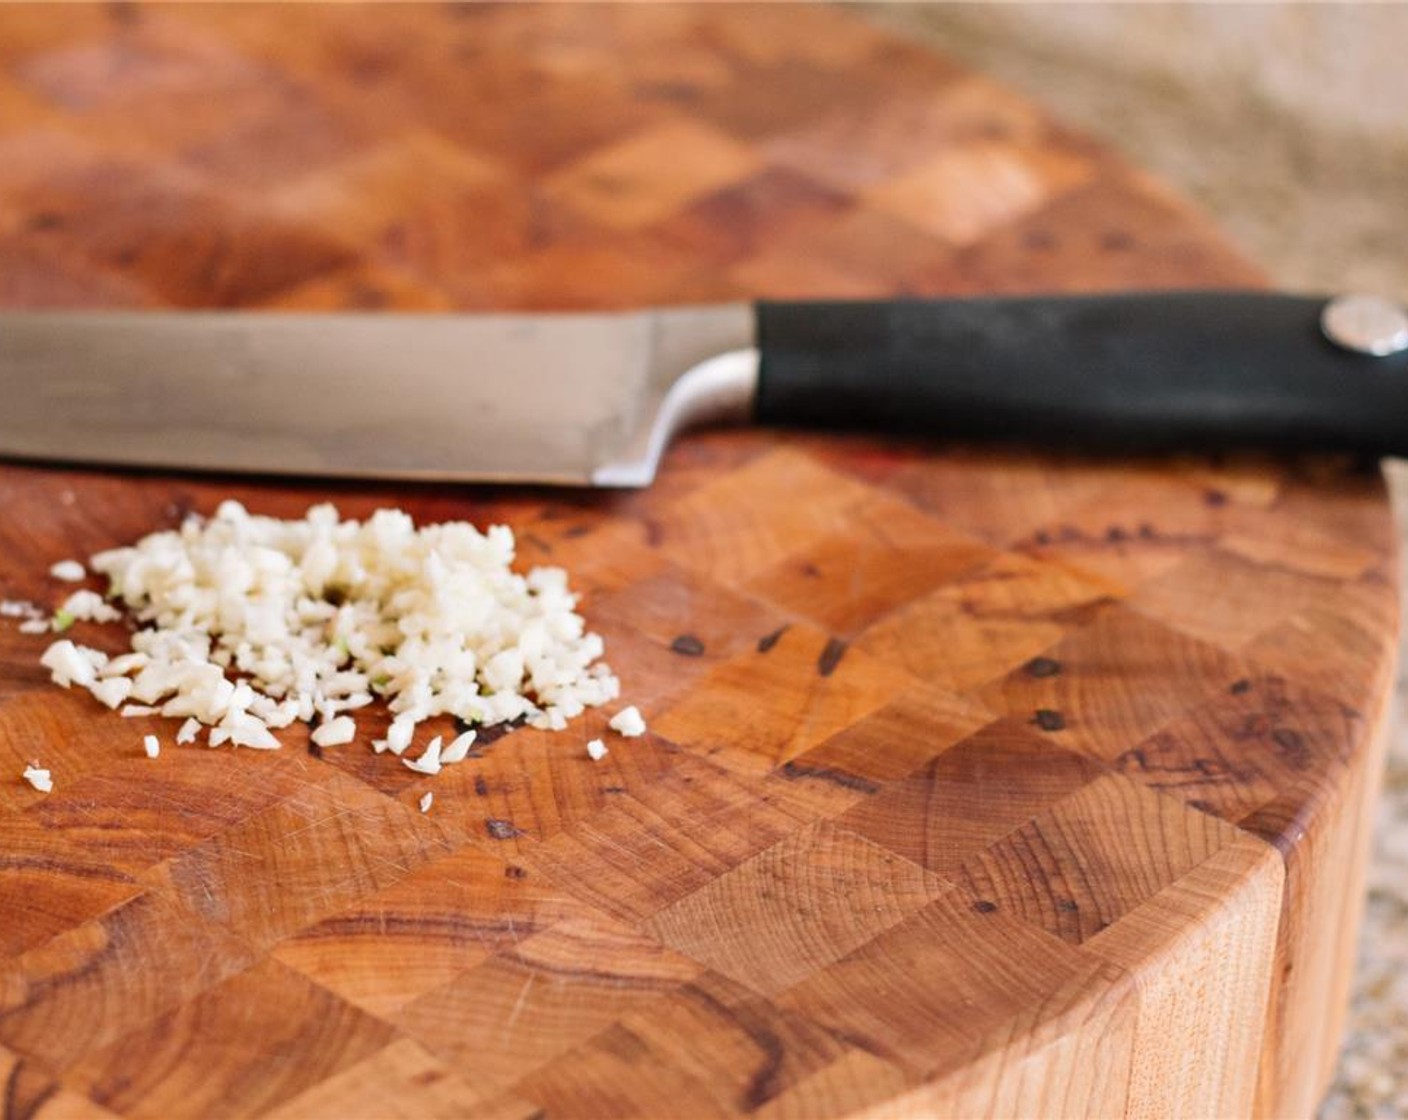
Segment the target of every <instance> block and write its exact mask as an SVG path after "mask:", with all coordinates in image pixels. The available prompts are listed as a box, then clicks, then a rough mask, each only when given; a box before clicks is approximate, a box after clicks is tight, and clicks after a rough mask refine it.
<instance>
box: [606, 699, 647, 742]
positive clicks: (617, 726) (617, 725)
mask: <svg viewBox="0 0 1408 1120" xmlns="http://www.w3.org/2000/svg"><path fill="white" fill-rule="evenodd" d="M608 726H609V727H610V728H611V729H612V730H613V731H617V732H620V734H622V735H624V736H625V737H626V738H627V739H634V738H635V737H636V736H637V735H644V734H645V720H644V719H643V718H642V717H641V714H640V709H639V708H637V707H636V706H635V705H634V704H632V705H631V706H630V707H629V708H622V709H621V710H620V711H619V712H617V713H616V714H615V715H614V716H612V717H611V719H610V721H609V722H608Z"/></svg>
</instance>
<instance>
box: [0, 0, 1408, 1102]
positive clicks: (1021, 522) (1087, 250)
mask: <svg viewBox="0 0 1408 1120" xmlns="http://www.w3.org/2000/svg"><path fill="white" fill-rule="evenodd" d="M0 64H2V65H3V72H0V129H2V130H3V135H0V295H2V296H3V302H4V303H5V304H6V305H9V306H104V307H173V306H179V307H215V306H221V307H261V308H329V307H338V308H341V307H360V308H402V309H424V308H457V307H458V308H485V307H499V308H528V307H533V308H562V307H577V308H582V307H603V306H631V305H639V304H645V303H678V302H688V301H701V302H703V301H712V300H720V301H722V300H729V299H734V298H738V297H742V296H765V295H770V296H876V295H885V294H892V293H899V292H908V293H933V294H946V293H975V292H994V291H1019V290H1033V289H1067V290H1095V289H1110V288H1117V287H1122V286H1146V287H1148V286H1178V285H1185V286H1186V285H1190V284H1220V285H1239V284H1240V285H1254V284H1257V283H1259V282H1260V280H1259V277H1258V275H1257V274H1256V273H1255V272H1254V271H1253V270H1251V269H1250V268H1249V267H1248V266H1247V265H1246V264H1244V263H1243V262H1242V261H1241V260H1240V258H1238V257H1237V256H1236V255H1235V254H1234V253H1233V252H1231V251H1229V250H1228V249H1227V248H1226V247H1225V246H1224V244H1223V243H1222V242H1221V241H1220V240H1219V238H1218V237H1217V235H1216V234H1215V233H1214V232H1213V231H1212V230H1210V229H1209V227H1208V226H1207V225H1205V224H1204V223H1203V222H1202V221H1201V220H1199V218H1198V217H1197V216H1196V215H1194V214H1192V213H1190V211H1189V210H1188V209H1187V208H1186V207H1185V206H1184V205H1183V204H1182V203H1180V202H1179V201H1178V200H1177V199H1175V198H1172V197H1170V196H1169V195H1168V194H1167V193H1166V192H1165V191H1164V190H1163V189H1161V188H1160V187H1159V186H1158V185H1157V184H1155V183H1153V182H1151V181H1150V180H1149V179H1148V178H1146V177H1144V176H1142V175H1140V174H1138V173H1137V172H1134V171H1132V170H1130V169H1128V168H1126V167H1125V166H1123V165H1121V164H1120V163H1119V162H1118V161H1117V160H1116V159H1114V158H1112V157H1111V155H1110V154H1108V153H1107V152H1105V151H1102V150H1101V149H1100V148H1099V147H1097V146H1095V145H1093V144H1091V143H1090V142H1088V141H1086V140H1084V139H1082V138H1080V137H1078V136H1073V135H1071V134H1070V133H1068V132H1066V131H1065V130H1063V129H1061V128H1058V127H1056V126H1054V125H1053V124H1052V123H1051V122H1050V121H1048V120H1047V119H1046V118H1045V117H1044V116H1043V115H1042V114H1041V113H1040V112H1039V111H1038V110H1036V109H1034V108H1033V107H1032V106H1031V105H1030V104H1028V103H1027V102H1025V101H1023V100H1021V99H1020V98H1018V97H1015V96H1013V95H1012V94H1011V93H1009V92H1007V91H1006V90H1004V89H1002V88H1000V87H998V86H995V85H993V84H991V83H990V82H988V81H986V80H984V79H983V78H981V77H977V76H974V75H972V74H968V73H965V72H963V71H961V70H959V69H957V68H955V67H954V66H952V65H950V64H948V63H947V62H945V61H944V60H942V59H939V58H936V57H934V56H933V55H931V54H929V53H926V52H924V51H922V50H920V49H919V48H917V47H915V46H913V45H908V44H906V43H903V42H900V41H898V40H895V39H892V38H890V37H888V36H886V35H885V34H882V33H880V32H878V31H876V30H873V29H871V28H869V27H868V26H867V25H866V24H864V23H862V22H860V21H858V20H857V19H856V18H855V17H853V16H852V15H849V14H846V13H843V12H841V11H838V10H835V9H826V8H820V9H810V8H803V7H794V6H766V7H745V6H733V5H723V6H713V5H708V6H698V7H680V6H669V5H640V6H629V5H628V6H619V7H593V6H539V5H529V6H522V7H512V6H510V7H477V6H476V7H435V8H428V7H420V6H389V7H378V8H366V9H363V8H353V7H345V6H338V7H334V8H317V7H293V8H284V7H275V6H267V7H266V6H255V7H243V6H240V7H220V6H215V7H181V6H171V7H167V6H162V7H151V8H147V7H130V6H126V5H105V6H102V7H82V6H80V7H66V8H65V9H64V10H63V13H62V15H61V16H60V15H59V14H58V13H56V12H54V11H53V10H51V9H44V10H35V9H30V8H25V7H7V8H5V9H4V10H3V11H0ZM393 372H394V373H396V374H398V375H399V376H403V377H404V378H405V379H406V384H407V386H408V391H413V389H412V386H413V378H414V371H413V370H403V371H393ZM474 423H475V418H474V417H472V416H466V417H464V425H465V438H466V439H473V438H474ZM224 497H235V498H238V499H240V500H242V501H244V502H245V503H246V504H247V505H248V506H249V507H250V508H252V509H253V510H255V511H258V512H265V513H272V514H277V515H280V516H293V515H301V513H302V512H303V510H304V509H305V508H306V507H307V506H308V505H309V504H310V503H313V502H315V501H321V500H326V499H331V500H333V501H335V502H336V503H337V504H338V505H339V507H340V508H341V509H342V511H343V512H344V514H346V515H348V516H359V517H360V516H365V515H367V514H368V513H369V512H370V511H372V510H374V509H375V508H377V507H380V506H386V505H400V506H402V507H404V508H406V509H408V510H409V511H411V512H412V513H413V514H414V515H415V516H416V517H417V519H423V520H445V519H453V518H466V519H470V520H473V521H475V522H477V523H487V522H494V521H502V522H506V523H507V524H509V525H511V526H512V527H513V528H514V529H515V530H516V531H517V532H518V534H519V540H520V553H521V555H520V559H521V561H522V562H523V563H524V564H533V563H544V562H548V563H554V564H560V565H562V566H564V567H566V568H567V569H568V570H569V572H570V573H571V575H572V578H573V581H574V583H575V584H576V585H577V586H579V587H580V588H582V589H583V590H584V592H585V598H584V600H583V610H584V611H585V613H586V615H587V617H588V619H589V622H590V623H591V625H592V626H593V627H595V628H597V629H599V630H600V631H601V632H602V633H603V634H604V635H605V636H606V638H607V643H608V653H609V657H610V660H611V661H612V663H613V665H614V666H615V668H616V669H617V670H618V671H619V673H620V675H621V678H622V680H623V682H624V686H625V692H626V697H625V699H626V700H627V701H629V702H634V703H636V704H638V705H639V706H640V707H641V708H642V709H643V710H644V711H645V713H646V714H647V716H648V717H649V720H650V727H651V731H650V734H648V735H647V736H646V737H644V738H641V739H636V740H624V739H620V738H615V737H610V736H608V741H609V742H610V744H611V752H610V754H609V755H608V756H607V757H606V758H605V759H603V760H601V761H599V762H593V761H591V760H590V759H589V758H588V757H587V755H586V753H585V750H584V744H585V743H586V741H587V740H588V739H589V738H592V737H595V736H598V735H601V734H602V733H603V721H604V718H605V713H593V714H591V715H589V716H587V717H584V718H582V719H580V720H578V721H576V722H575V723H574V724H573V725H572V727H571V728H570V729H569V730H568V731H566V732H564V733H560V734H548V733H539V732H535V731H531V730H518V731H514V732H512V733H510V734H508V735H506V736H504V737H502V738H500V739H499V740H498V741H496V742H492V743H486V744H485V745H484V746H483V749H482V750H481V751H480V752H479V756H478V757H476V758H473V759H471V760H469V761H468V762H466V763H465V764H464V765H462V766H459V767H455V768H453V769H451V770H447V771H446V772H445V773H444V774H442V775H440V776H438V777H435V778H427V777H425V776H423V775H417V774H414V773H412V772H411V771H409V770H407V769H406V768H405V767H403V766H400V765H399V764H398V763H397V762H396V760H395V759H393V758H392V757H391V756H389V755H388V756H377V755H374V754H373V753H372V752H371V751H370V750H369V749H368V748H367V746H366V744H365V743H357V744H353V745H350V746H346V747H339V748H329V749H327V750H324V751H321V752H318V751H313V750H310V749H309V744H308V742H307V739H306V738H305V737H304V736H303V735H301V734H293V733H290V734H288V735H287V736H286V746H285V749H284V750H283V751H282V752H279V753H266V752H255V751H231V750H219V751H211V750H207V749H205V748H203V747H202V748H195V747H187V748H177V747H175V746H173V745H170V743H169V736H170V734H171V728H170V727H169V726H167V725H166V724H164V723H163V722H161V721H146V720H140V719H138V720H122V719H118V718H116V717H115V716H114V715H112V714H111V713H109V712H106V711H103V710H99V709H98V707H97V705H96V704H95V703H94V702H93V701H92V700H91V698H89V697H88V696H87V695H86V694H83V695H80V694H70V693H64V692H61V691H60V690H58V689H56V688H54V687H53V686H52V685H50V684H49V683H48V682H47V680H46V679H45V674H44V673H43V671H42V670H41V669H40V668H39V667H38V666H37V664H36V660H37V658H38V656H39V654H40V652H41V651H42V649H43V648H44V645H45V642H46V639H45V638H44V636H42V635H40V636H30V635H24V634H21V633H19V632H18V631H17V629H16V628H15V627H14V626H13V625H12V622H11V621H10V620H5V621H4V622H3V625H0V771H3V773H4V774H5V775H7V777H6V778H5V780H3V781H0V913H3V920H2V921H0V1082H3V1084H4V1086H5V1088H4V1096H3V1100H4V1102H5V1103H4V1114H5V1115H6V1116H8V1117H24V1118H26V1120H29V1118H41V1117H54V1118H57V1117H60V1116H80V1115H81V1116H101V1117H109V1116H128V1117H162V1118H169V1117H181V1116H193V1117H208V1116H225V1115H229V1116H271V1117H272V1116H278V1117H304V1116H332V1117H344V1116H368V1117H370V1116H377V1117H384V1116H414V1117H425V1116H464V1117H477V1116H483V1117H490V1116H492V1117H523V1118H526V1117H530V1116H544V1115H545V1116H551V1117H570V1116H607V1115H626V1114H632V1115H645V1116H735V1115H744V1114H747V1115H752V1116H758V1117H778V1118H780V1117H803V1116H808V1117H809V1116H838V1115H867V1114H868V1115H874V1116H881V1115H884V1116H891V1115H897V1114H926V1115H929V1114H953V1115H962V1116H977V1115H988V1114H991V1115H1020V1116H1033V1115H1039V1114H1061V1115H1077V1114H1095V1115H1104V1116H1114V1115H1121V1114H1129V1115H1152V1114H1156V1115H1162V1116H1179V1115H1181V1116H1190V1117H1207V1116H1214V1115H1236V1116H1247V1115H1261V1116H1290V1115H1306V1114H1308V1113H1309V1112H1310V1111H1312V1110H1313V1108H1314V1105H1315V1102H1316V1100H1317V1098H1318V1095H1319V1094H1320V1093H1321V1091H1322V1089H1323V1087H1324V1086H1325V1084H1326V1079H1327V1076H1328V1072H1329V1070H1330V1069H1331V1067H1332V1064H1333V1062H1334V1059H1335V1052H1336V1046H1337V1038H1338V1032H1339V1028H1340V1023H1341V1017H1342V1013H1343V1008H1344V1002H1345V994H1346V985H1347V982H1348V976H1349V973H1350V968H1351V960H1352V946H1353V942H1354V935H1355V927H1356V924H1357V917H1358V912H1359V908H1360V894H1361V887H1362V880H1363V870H1364V859H1365V851H1366V846H1367V822H1368V819H1369V812H1368V810H1369V806H1370V802H1371V799H1372V797H1373V793H1374V785H1375V781H1376V775H1377V773H1378V769H1379V762H1380V745H1381V742H1382V731H1383V726H1384V707H1385V700H1386V697H1387V695H1388V690H1389V680H1390V676H1391V671H1392V660H1393V650H1394V631H1395V620H1396V617H1397V586H1396V581H1395V569H1394V555H1393V539H1392V535H1391V533H1390V521H1389V512H1388V508H1387V504H1386V501H1385V496H1384V489H1383V485H1382V482H1381V480H1380V478H1379V476H1378V474H1377V473H1376V472H1375V471H1373V470H1365V469H1363V468H1359V469H1355V468H1353V467H1352V466H1349V465H1344V464H1335V463H1317V464H1314V465H1305V464H1295V465H1286V464H1275V463H1267V462H1233V461H1222V462H1208V461H1202V460H1191V461H1162V460H1161V461H1156V462H1151V461H1144V462H1129V461H1118V462H1110V461H1105V462H1094V461H1091V462H1087V461H1081V460H1076V459H1071V458H1046V457H1042V456H1039V455H1035V454H1023V453H1017V452H991V453H988V452H984V453H976V452H973V451H968V450H963V449H959V448H953V447H941V446H938V445H936V444H924V443H922V442H907V443H897V442H894V441H887V440H882V439H861V438H842V437H834V438H833V437H824V436H784V435H782V434H780V433H773V432H750V433H714V434H703V435H699V436H696V437H693V438H688V439H685V440H683V441H682V442H680V443H679V445H678V446H676V447H675V448H674V450H673V451H672V452H671V453H670V455H669V456H668V459H667V461H666V463H665V466H664V469H663V472H662V477H661V479H660V481H659V483H658V484H657V485H656V486H655V487H654V488H653V489H651V490H650V491H648V492H643V493H639V494H596V495H593V494H586V493H580V494H579V493H553V492H548V491H530V490H507V489H505V490H496V491H494V490H483V489H469V488H460V487H445V488H439V489H436V488H429V487H426V488H407V487H395V488H393V487H389V486H387V487H378V486H362V485H356V486H353V485H343V486H329V485H322V484H298V485H285V484H276V483H260V482H247V481H240V482H233V481H230V480H218V479H216V480H212V479H197V478H195V477H181V476H171V475H133V474H122V473H104V472H99V471H64V470H59V469H41V468H37V467H24V466H18V465H9V466H4V467H3V468H0V508H2V509H3V510H4V517H3V520H0V596H3V597H5V598H10V599H35V600H40V601H44V602H53V601H54V600H55V599H56V598H57V596H58V595H59V593H60V588H59V586H58V585H57V584H55V583H53V582H52V581H50V580H49V578H48V576H47V574H46V573H47V571H48V568H49V566H50V565H51V564H52V563H53V562H54V561H57V560H60V559H63V558H65V557H69V556H86V555H88V554H89V553H91V552H93V551H95V550H98V549H100V548H104V547H108V546H111V545H113V544H117V543H122V542H127V541H130V540H132V539H135V538H136V537H137V536H139V535H141V534H142V533H144V532H147V531H150V530H152V529H155V528H158V527H163V526H169V525H172V524H174V523H175V522H176V521H177V520H178V519H179V518H180V517H181V516H182V515H183V513H185V512H186V511H189V510H193V509H194V510H199V511H203V512H209V511H211V510H212V509H213V508H214V506H215V505H216V503H217V502H218V501H219V500H220V499H222V498H224ZM80 632H81V628H80ZM148 732H154V733H157V734H160V735H162V736H165V737H167V740H168V746H167V749H166V750H164V751H162V753H161V756H160V758H158V759H155V760H151V759H148V758H146V757H145V755H144V753H143V751H142V746H141V740H142V735H143V734H145V733H148ZM365 734H366V733H365V731H364V735H365ZM31 758H37V759H39V760H40V761H41V762H42V763H43V764H44V765H45V766H47V767H48V768H50V769H51V770H52V771H53V773H54V777H55V782H56V788H55V790H54V792H53V793H51V794H48V795H47V796H46V795H43V794H40V793H39V792H37V791H35V790H33V789H31V788H30V787H29V786H27V785H25V784H23V783H22V782H21V781H20V780H19V775H20V772H21V770H23V769H24V766H25V764H26V763H27V762H28V761H29V760H30V759H31ZM428 791H433V792H434V794H435V800H434V805H433V807H432V809H431V811H430V812H429V813H427V814H422V813H421V812H419V811H418V802H419V800H420V798H421V797H422V795H423V794H424V793H426V792H428Z"/></svg>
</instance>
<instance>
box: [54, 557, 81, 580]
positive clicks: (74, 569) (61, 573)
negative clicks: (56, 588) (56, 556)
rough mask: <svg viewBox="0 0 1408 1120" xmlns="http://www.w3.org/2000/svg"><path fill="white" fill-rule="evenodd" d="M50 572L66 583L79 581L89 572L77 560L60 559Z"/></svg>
mask: <svg viewBox="0 0 1408 1120" xmlns="http://www.w3.org/2000/svg"><path fill="white" fill-rule="evenodd" d="M49 574H50V575H51V576H53V577H54V578H55V579H61V580H63V581H64V582H65V583H78V582H79V581H80V580H82V579H83V577H84V576H85V575H87V574H88V573H87V572H86V571H85V570H84V568H83V565H82V564H80V563H79V562H78V561H77V560H60V561H59V562H58V563H57V564H55V565H54V566H53V567H52V568H50V569H49Z"/></svg>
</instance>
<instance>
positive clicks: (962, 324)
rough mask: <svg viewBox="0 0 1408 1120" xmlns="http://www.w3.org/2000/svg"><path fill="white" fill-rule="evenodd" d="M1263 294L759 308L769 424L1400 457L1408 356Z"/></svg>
mask: <svg viewBox="0 0 1408 1120" xmlns="http://www.w3.org/2000/svg"><path fill="white" fill-rule="evenodd" d="M1325 302H1326V301H1325V300H1324V299H1322V298H1318V297H1307V296H1289V295H1282V294H1275V293H1264V292H1243V291H1237V292H1212V291H1197V292H1157V293H1155V292H1150V293H1137V294H1124V295H1111V296H1104V295H1101V296H1041V297H1018V298H996V299H955V300H910V299H906V300H895V301H878V302H828V303H805V302H764V303H761V304H759V305H758V348H759V351H760V354H761V366H760V372H759V386H758V397H757V417H758V420H759V421H760V422H762V423H764V424H777V425H807V426H813V427H828V428H837V427H843V428H857V427H859V428H869V429H872V430H881V431H909V432H922V433H927V434H931V435H934V436H937V437H957V438H962V439H1001V440H1018V441H1023V442H1039V443H1042V444H1052V443H1055V444H1073V445H1079V446H1081V447H1089V448H1105V449H1114V450H1150V451H1167V450H1182V449H1217V448H1233V447H1257V448H1269V449H1281V450H1288V449H1289V450H1343V451H1354V452H1362V453H1370V454H1376V455H1378V454H1400V455H1401V454H1405V453H1408V353H1399V354H1395V355H1392V356H1389V357H1372V356H1369V355H1366V354H1360V353H1354V352H1351V351H1348V350H1345V349H1341V348H1340V347H1338V346H1336V345H1335V344H1333V343H1331V342H1330V341H1329V340H1328V339H1327V338H1326V337H1325V336H1324V334H1323V333H1322V332H1321V329H1320V314H1321V311H1322V309H1323V308H1324V306H1325Z"/></svg>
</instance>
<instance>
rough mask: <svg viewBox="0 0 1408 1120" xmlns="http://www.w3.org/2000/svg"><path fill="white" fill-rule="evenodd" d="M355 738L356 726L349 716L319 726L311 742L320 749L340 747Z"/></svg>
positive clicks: (339, 717)
mask: <svg viewBox="0 0 1408 1120" xmlns="http://www.w3.org/2000/svg"><path fill="white" fill-rule="evenodd" d="M356 737H357V724H356V721H354V720H353V719H352V717H351V716H338V717H336V718H335V719H330V720H328V722H327V723H324V724H320V725H319V726H318V727H317V729H316V730H315V731H314V732H313V734H312V740H313V742H315V743H317V744H318V746H320V747H340V746H342V744H343V743H350V742H351V741H352V740H353V739H355V738H356Z"/></svg>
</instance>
